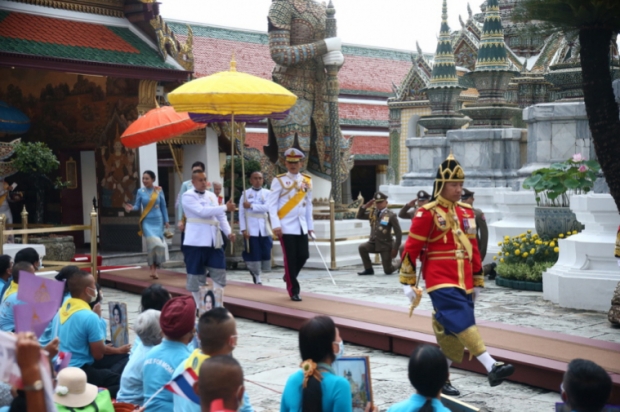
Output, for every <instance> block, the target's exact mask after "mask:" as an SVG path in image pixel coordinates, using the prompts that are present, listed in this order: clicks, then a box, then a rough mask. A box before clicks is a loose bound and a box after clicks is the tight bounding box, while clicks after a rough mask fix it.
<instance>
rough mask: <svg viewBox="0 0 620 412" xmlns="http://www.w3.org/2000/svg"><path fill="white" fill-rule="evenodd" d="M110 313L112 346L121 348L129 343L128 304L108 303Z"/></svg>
mask: <svg viewBox="0 0 620 412" xmlns="http://www.w3.org/2000/svg"><path fill="white" fill-rule="evenodd" d="M108 310H109V313H110V340H111V341H112V346H114V347H115V348H120V347H121V346H124V345H127V344H128V343H129V324H128V323H127V304H126V303H125V302H108Z"/></svg>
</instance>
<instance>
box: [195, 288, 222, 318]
mask: <svg viewBox="0 0 620 412" xmlns="http://www.w3.org/2000/svg"><path fill="white" fill-rule="evenodd" d="M222 306H224V290H223V289H216V290H214V289H213V287H212V286H201V287H200V306H199V307H198V312H199V313H200V315H202V314H203V313H205V312H207V311H210V310H211V309H213V308H220V307H222Z"/></svg>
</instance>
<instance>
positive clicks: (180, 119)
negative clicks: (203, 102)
mask: <svg viewBox="0 0 620 412" xmlns="http://www.w3.org/2000/svg"><path fill="white" fill-rule="evenodd" d="M205 126H206V124H201V123H196V122H194V121H193V120H191V119H190V118H189V115H188V114H187V113H177V112H175V111H174V108H173V107H172V106H164V107H157V108H155V109H152V110H149V112H148V113H146V114H145V115H144V116H142V117H140V118H139V119H138V120H136V121H135V122H133V123H132V124H131V125H130V126H129V127H128V128H127V130H125V133H123V135H122V136H121V142H122V143H123V145H125V147H128V148H130V149H136V148H138V147H141V146H146V145H148V144H151V143H156V142H160V141H162V140H166V139H171V138H173V137H177V136H181V135H183V134H185V133H189V132H192V131H194V130H197V129H201V128H203V127H205Z"/></svg>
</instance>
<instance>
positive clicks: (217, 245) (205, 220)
mask: <svg viewBox="0 0 620 412" xmlns="http://www.w3.org/2000/svg"><path fill="white" fill-rule="evenodd" d="M192 185H193V186H194V190H188V191H187V192H185V193H183V212H184V213H185V216H186V218H187V222H186V224H185V240H184V242H183V255H184V256H185V266H186V269H187V290H188V291H190V292H191V293H192V296H193V297H194V300H196V304H197V305H199V304H200V303H201V302H200V292H199V290H200V286H204V285H205V284H206V281H207V274H206V270H208V271H209V276H210V277H211V279H212V280H213V288H214V289H222V288H224V286H226V257H225V256H224V250H223V249H222V242H223V239H222V233H224V235H225V236H227V237H228V238H229V239H230V240H231V241H234V240H235V234H234V233H232V231H231V229H230V225H229V224H228V221H227V220H226V212H232V211H234V210H235V204H234V203H233V202H232V201H228V203H226V204H225V205H222V206H220V205H218V201H217V197H215V195H214V194H213V193H211V192H209V191H207V175H205V173H204V172H203V171H200V170H197V171H195V172H193V173H192ZM220 230H221V231H220Z"/></svg>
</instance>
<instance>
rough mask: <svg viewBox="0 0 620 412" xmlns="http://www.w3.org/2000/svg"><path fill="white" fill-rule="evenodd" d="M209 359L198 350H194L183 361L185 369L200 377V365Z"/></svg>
mask: <svg viewBox="0 0 620 412" xmlns="http://www.w3.org/2000/svg"><path fill="white" fill-rule="evenodd" d="M209 358H210V356H209V355H205V354H203V353H202V351H201V350H200V349H196V350H195V351H194V352H192V354H191V355H190V357H189V358H187V361H185V369H187V368H192V369H193V370H194V372H196V376H200V365H202V362H204V361H206V360H207V359H209Z"/></svg>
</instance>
